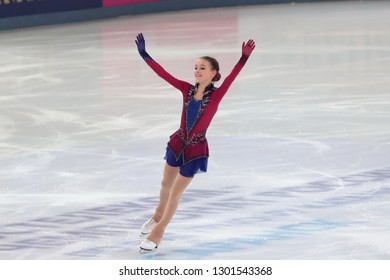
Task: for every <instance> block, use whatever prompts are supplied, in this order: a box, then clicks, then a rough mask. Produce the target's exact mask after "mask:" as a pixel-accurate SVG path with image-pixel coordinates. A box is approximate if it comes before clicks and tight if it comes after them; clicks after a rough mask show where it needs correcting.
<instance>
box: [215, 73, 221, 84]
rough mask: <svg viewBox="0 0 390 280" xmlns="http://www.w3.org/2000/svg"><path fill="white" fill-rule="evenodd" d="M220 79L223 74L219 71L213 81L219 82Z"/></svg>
mask: <svg viewBox="0 0 390 280" xmlns="http://www.w3.org/2000/svg"><path fill="white" fill-rule="evenodd" d="M220 79H221V74H220V73H219V72H217V74H215V76H214V78H213V82H218V81H219V80H220Z"/></svg>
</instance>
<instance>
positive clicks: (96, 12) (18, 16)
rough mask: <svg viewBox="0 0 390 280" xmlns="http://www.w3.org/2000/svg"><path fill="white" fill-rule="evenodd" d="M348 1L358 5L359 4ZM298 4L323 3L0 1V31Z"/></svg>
mask: <svg viewBox="0 0 390 280" xmlns="http://www.w3.org/2000/svg"><path fill="white" fill-rule="evenodd" d="M328 1H340V0H328ZM344 1H345V0H344ZM348 1H360V2H361V1H362V0H348ZM366 1H367V0H366ZM298 2H324V0H212V1H210V0H88V1H80V0H66V1H64V0H0V30H5V29H15V28H23V27H31V26H38V25H48V24H61V23H70V22H79V21H88V20H97V19H104V18H111V17H118V16H125V15H139V14H147V13H158V12H168V11H180V10H189V9H205V8H216V7H228V6H244V5H255V4H281V3H298Z"/></svg>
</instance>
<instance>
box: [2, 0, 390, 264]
mask: <svg viewBox="0 0 390 280" xmlns="http://www.w3.org/2000/svg"><path fill="white" fill-rule="evenodd" d="M389 14H390V2H388V1H366V2H338V3H335V2H333V3H316V4H281V5H259V6H246V7H238V8H220V9H209V10H192V11H183V12H174V13H161V14H149V15H140V16H128V17H121V18H115V19H110V20H102V21H94V22H84V23H77V24H66V25H57V26H44V27H37V28H28V29H20V30H13V31H2V32H0V41H1V44H0V57H1V63H0V64H1V67H0V88H1V92H0V199H1V202H0V214H1V215H0V259H3V260H4V259H10V260H18V259H24V260H30V259H45V260H46V259H50V260H51V259H59V260H68V259H72V260H98V259H99V260H100V259H109V260H119V259H120V260H122V259H129V260H144V259H154V260H160V259H161V260H173V259H185V260H187V259H188V260H205V259H240V260H243V259H268V260H293V259H299V260H317V259H326V260H329V259H331V260H360V259H365V260H366V259H374V260H379V259H385V260H389V259H390V242H389V236H390V235H389V232H390V219H389V217H390V203H389V200H390V96H389V94H390V78H389V77H390V17H389V16H388V15H389ZM139 32H143V34H144V35H145V38H146V47H147V51H148V52H149V54H150V55H151V56H152V57H153V58H154V59H155V60H156V61H157V62H158V63H160V64H161V65H162V66H163V67H164V68H165V69H166V70H167V71H168V72H170V73H171V74H172V75H174V76H176V77H178V78H180V79H183V80H187V81H189V82H193V81H194V78H193V68H194V63H195V60H196V58H198V57H200V56H203V55H210V56H214V57H216V58H217V59H218V60H219V62H220V66H221V74H222V79H224V77H226V75H227V74H228V73H229V72H230V70H231V69H232V68H233V66H234V65H235V63H236V62H237V61H238V59H239V57H240V55H241V44H242V42H243V41H244V40H245V41H246V40H247V39H249V38H253V39H255V41H256V45H257V47H256V49H255V51H254V53H253V55H252V56H251V57H250V59H249V60H248V62H247V64H246V66H245V67H244V69H243V70H242V72H241V73H240V75H239V76H238V78H237V80H236V81H235V83H234V84H233V86H232V87H231V88H230V90H229V92H228V93H227V95H226V96H225V99H224V100H223V101H222V103H221V105H220V107H219V111H218V113H217V115H216V117H215V118H214V121H213V123H212V124H211V126H210V128H209V130H208V134H207V136H208V140H209V145H210V159H209V170H208V172H207V173H206V174H199V175H197V176H196V177H195V179H194V181H193V182H192V184H191V185H190V187H189V188H188V189H187V191H186V192H185V193H184V196H183V199H182V202H181V204H180V206H179V209H178V211H177V213H176V215H175V217H174V219H173V220H172V222H171V224H170V225H169V227H168V229H167V231H166V234H165V237H164V239H163V241H162V242H161V244H160V246H159V249H158V250H157V251H156V252H154V253H150V254H139V251H138V249H139V244H140V242H141V241H142V239H141V238H140V237H139V229H140V226H141V225H142V224H143V223H144V222H145V221H146V220H147V219H149V218H150V216H151V215H152V213H153V211H154V208H155V206H156V203H157V199H158V195H159V188H160V182H161V178H162V171H163V166H164V160H163V156H164V152H165V147H166V143H167V141H168V138H169V135H171V134H172V133H173V132H174V131H176V130H177V129H178V127H179V122H180V112H181V106H182V103H181V102H182V97H181V94H180V93H179V92H178V91H177V90H176V89H174V88H172V87H171V86H170V85H169V84H167V83H166V82H165V81H163V80H161V79H160V78H159V77H158V76H157V75H155V74H154V73H153V72H152V70H151V69H150V68H149V67H148V66H147V65H146V64H145V62H144V61H143V60H142V58H141V57H140V56H139V54H138V52H137V50H136V46H135V43H134V40H135V36H136V34H137V33H139ZM216 85H217V86H218V85H219V84H218V83H217V84H216Z"/></svg>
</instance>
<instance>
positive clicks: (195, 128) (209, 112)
mask: <svg viewBox="0 0 390 280" xmlns="http://www.w3.org/2000/svg"><path fill="white" fill-rule="evenodd" d="M135 43H136V45H137V48H138V52H139V54H140V55H141V57H142V58H143V59H144V60H145V62H146V63H147V64H148V65H149V66H150V68H152V70H153V71H154V72H155V73H156V74H157V75H158V76H160V77H161V78H163V79H164V80H165V81H167V82H168V83H169V84H171V85H172V86H173V87H175V88H176V89H178V90H179V91H180V92H181V93H182V95H183V110H182V115H181V124H180V128H179V129H178V130H177V131H176V132H175V133H174V134H172V135H171V136H170V140H169V142H168V147H167V149H166V157H165V159H166V163H165V167H164V175H163V179H162V182H161V190H160V200H159V203H158V205H157V208H156V210H155V213H154V215H153V217H152V218H151V219H150V220H149V221H147V222H146V223H144V224H143V226H142V227H141V233H142V234H149V233H150V235H149V236H148V237H147V239H146V240H145V241H143V242H142V243H141V245H140V248H141V250H145V251H152V250H155V249H157V247H158V245H159V244H160V242H161V239H162V237H163V234H164V231H165V228H166V227H167V225H168V223H169V222H170V221H171V219H172V217H173V215H174V214H175V212H176V209H177V207H178V204H179V200H180V198H181V196H182V194H183V192H184V190H185V189H186V188H187V186H188V185H189V184H190V183H191V181H192V179H193V177H194V175H195V174H196V173H198V172H206V171H207V159H208V156H209V149H208V144H207V139H206V131H207V128H208V127H209V125H210V123H211V120H212V119H213V117H214V115H215V113H216V112H217V109H218V105H219V103H220V102H221V100H222V98H223V97H224V95H225V94H226V92H227V90H228V89H229V87H230V85H231V84H232V83H233V81H234V79H235V78H236V77H237V75H238V73H240V71H241V69H242V68H243V67H244V65H245V63H246V61H247V60H248V58H249V56H250V55H251V53H252V51H253V50H254V48H255V42H254V41H253V40H252V39H251V40H248V42H247V43H245V42H243V43H242V55H241V58H240V59H239V61H238V63H237V64H236V65H235V66H234V68H233V70H232V71H231V73H230V74H229V75H228V76H227V77H226V79H225V80H224V81H223V83H222V84H221V86H220V87H219V88H216V87H215V86H214V82H217V81H219V79H220V78H221V75H220V74H219V65H218V62H217V61H216V60H215V59H214V58H212V57H209V56H204V57H200V58H198V59H197V60H196V62H195V71H194V76H195V85H192V84H190V83H187V82H185V81H181V80H178V79H176V78H175V77H173V76H171V75H170V74H169V73H168V72H167V71H165V70H164V68H162V67H161V66H160V65H159V64H158V63H157V62H156V61H154V60H153V59H152V58H151V56H150V55H149V54H148V53H147V52H146V49H145V39H144V37H143V35H142V33H140V34H138V36H137V39H136V41H135Z"/></svg>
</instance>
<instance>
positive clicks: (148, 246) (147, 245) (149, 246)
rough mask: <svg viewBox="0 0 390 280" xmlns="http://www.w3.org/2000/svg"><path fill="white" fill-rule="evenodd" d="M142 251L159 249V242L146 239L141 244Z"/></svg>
mask: <svg viewBox="0 0 390 280" xmlns="http://www.w3.org/2000/svg"><path fill="white" fill-rule="evenodd" d="M139 248H140V252H141V253H147V252H151V251H154V250H156V249H157V244H156V243H154V242H153V241H151V240H149V239H145V240H144V241H143V242H142V243H141V245H140V246H139Z"/></svg>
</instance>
